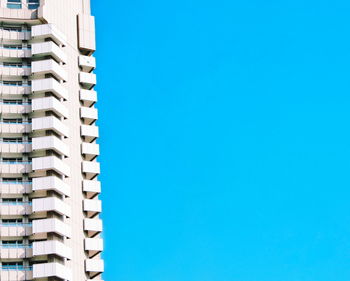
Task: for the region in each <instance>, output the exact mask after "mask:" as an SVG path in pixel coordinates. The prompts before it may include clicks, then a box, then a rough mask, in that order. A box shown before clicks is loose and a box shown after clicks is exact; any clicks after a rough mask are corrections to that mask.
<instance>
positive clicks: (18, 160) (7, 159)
mask: <svg viewBox="0 0 350 281" xmlns="http://www.w3.org/2000/svg"><path fill="white" fill-rule="evenodd" d="M2 162H7V163H14V162H22V158H7V157H6V158H5V157H4V158H2Z"/></svg>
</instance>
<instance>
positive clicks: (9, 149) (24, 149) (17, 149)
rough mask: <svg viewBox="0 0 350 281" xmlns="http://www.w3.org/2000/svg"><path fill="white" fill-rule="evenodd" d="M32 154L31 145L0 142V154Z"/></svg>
mask: <svg viewBox="0 0 350 281" xmlns="http://www.w3.org/2000/svg"><path fill="white" fill-rule="evenodd" d="M29 152H32V144H31V143H29V142H0V153H2V154H5V155H6V154H13V153H20V154H21V153H29Z"/></svg>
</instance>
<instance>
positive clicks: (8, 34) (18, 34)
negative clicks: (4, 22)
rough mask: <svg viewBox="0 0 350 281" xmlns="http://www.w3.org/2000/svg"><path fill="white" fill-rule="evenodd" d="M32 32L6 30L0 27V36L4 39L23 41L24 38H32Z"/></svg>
mask: <svg viewBox="0 0 350 281" xmlns="http://www.w3.org/2000/svg"><path fill="white" fill-rule="evenodd" d="M30 37H31V34H30V31H26V30H23V31H12V30H4V29H0V38H1V39H2V40H3V41H11V42H13V43H15V42H14V41H22V40H30Z"/></svg>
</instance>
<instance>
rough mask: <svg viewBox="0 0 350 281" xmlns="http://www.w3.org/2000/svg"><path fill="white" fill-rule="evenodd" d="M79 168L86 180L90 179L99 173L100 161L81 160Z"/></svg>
mask: <svg viewBox="0 0 350 281" xmlns="http://www.w3.org/2000/svg"><path fill="white" fill-rule="evenodd" d="M81 170H82V172H83V173H84V174H85V176H86V179H87V180H91V179H93V178H95V177H96V176H97V175H99V174H100V163H98V162H90V161H83V162H82V165H81Z"/></svg>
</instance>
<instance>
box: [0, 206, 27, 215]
mask: <svg viewBox="0 0 350 281" xmlns="http://www.w3.org/2000/svg"><path fill="white" fill-rule="evenodd" d="M31 213H32V206H31V205H30V204H29V203H20V202H17V203H12V204H11V203H7V202H6V203H0V215H1V217H4V216H15V217H18V216H23V215H29V214H31Z"/></svg>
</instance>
